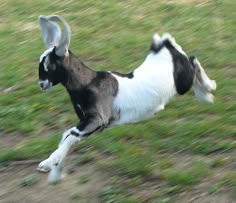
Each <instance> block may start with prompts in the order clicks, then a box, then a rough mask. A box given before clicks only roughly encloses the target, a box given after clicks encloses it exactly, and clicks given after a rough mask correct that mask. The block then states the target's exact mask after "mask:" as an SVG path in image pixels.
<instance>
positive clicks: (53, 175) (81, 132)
mask: <svg viewBox="0 0 236 203" xmlns="http://www.w3.org/2000/svg"><path fill="white" fill-rule="evenodd" d="M101 126H102V125H100V122H99V121H98V120H96V119H95V120H93V121H92V120H89V121H86V122H81V123H80V124H79V125H78V126H77V127H73V128H71V129H69V130H67V131H66V132H64V133H63V136H62V139H61V141H60V143H59V146H58V148H57V149H56V151H54V152H53V153H52V154H51V155H50V156H49V158H48V159H46V160H44V161H42V162H41V163H40V164H39V166H38V170H39V171H42V172H49V171H50V173H49V176H48V181H49V183H56V182H58V181H59V180H60V179H61V170H62V167H63V162H64V159H65V157H66V155H67V153H68V151H69V149H70V147H71V146H72V145H74V144H76V143H79V142H80V140H81V139H83V137H85V136H87V135H90V134H91V133H93V132H94V131H96V130H98V129H100V128H101Z"/></svg>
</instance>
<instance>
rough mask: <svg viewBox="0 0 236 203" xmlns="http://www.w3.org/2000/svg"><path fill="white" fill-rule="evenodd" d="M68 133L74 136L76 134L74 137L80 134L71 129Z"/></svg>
mask: <svg viewBox="0 0 236 203" xmlns="http://www.w3.org/2000/svg"><path fill="white" fill-rule="evenodd" d="M70 134H71V135H74V136H76V137H79V136H80V134H79V133H78V132H76V131H75V130H72V131H71V132H70Z"/></svg>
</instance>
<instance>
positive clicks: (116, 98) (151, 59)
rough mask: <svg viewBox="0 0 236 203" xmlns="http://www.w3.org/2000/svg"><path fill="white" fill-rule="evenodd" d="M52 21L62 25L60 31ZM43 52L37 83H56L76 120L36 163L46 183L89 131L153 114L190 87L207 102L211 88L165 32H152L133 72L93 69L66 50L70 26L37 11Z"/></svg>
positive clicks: (193, 59) (56, 178) (210, 82)
mask: <svg viewBox="0 0 236 203" xmlns="http://www.w3.org/2000/svg"><path fill="white" fill-rule="evenodd" d="M58 23H61V24H62V25H63V27H64V30H63V32H62V31H61V28H60V26H59V24H58ZM39 24H40V27H41V31H42V36H43V40H44V43H45V45H46V49H47V50H46V51H45V52H44V53H43V54H42V55H41V57H40V61H39V85H40V87H41V89H42V90H44V91H46V90H48V89H50V88H52V87H53V86H55V85H57V84H59V83H61V84H62V85H63V86H64V87H65V88H66V90H67V92H68V93H69V95H70V98H71V102H72V104H73V107H74V110H75V112H76V114H77V116H78V118H79V120H80V123H79V124H78V125H77V126H75V127H72V128H71V129H69V130H67V131H65V132H64V133H63V136H62V139H61V141H60V143H59V146H58V148H57V149H56V150H55V151H54V152H53V153H52V154H51V155H50V156H49V158H48V159H46V160H44V161H42V162H41V163H40V164H39V165H38V168H37V169H38V170H39V171H43V172H49V171H50V173H49V176H48V181H49V183H56V182H58V181H59V180H60V179H61V170H62V166H63V162H64V159H65V157H66V154H67V153H68V151H69V149H70V147H71V146H72V145H74V144H76V143H79V142H80V141H81V140H82V139H84V138H86V137H87V136H89V135H91V134H92V133H94V132H96V131H99V130H102V129H104V128H108V127H114V126H117V125H122V124H128V123H137V122H140V121H143V120H147V119H149V118H152V117H154V116H155V115H156V114H157V113H158V112H159V111H161V110H163V109H164V108H165V105H166V104H167V103H168V101H169V100H170V99H171V98H172V97H174V96H175V95H183V94H185V93H186V92H188V91H189V90H190V89H191V88H193V91H194V93H195V95H196V97H197V98H198V99H200V100H202V101H205V102H209V103H213V102H214V96H213V95H212V94H211V91H213V90H215V89H216V83H215V81H214V80H210V79H209V78H208V76H207V74H206V73H205V71H204V69H203V68H202V66H201V64H200V62H199V61H198V59H197V58H196V57H188V56H187V55H186V53H185V52H184V51H183V50H182V48H181V47H180V46H179V45H178V44H177V43H176V41H175V39H174V38H173V37H172V36H171V35H170V34H163V35H162V36H161V37H160V36H159V35H158V34H154V36H153V40H152V43H151V47H150V52H149V54H148V56H147V57H146V59H145V60H144V62H143V63H142V64H141V65H140V66H139V67H138V68H137V69H135V70H134V71H132V72H130V73H128V74H121V73H118V72H114V71H93V70H92V69H90V68H88V67H87V66H86V65H85V64H84V63H83V62H82V61H81V60H80V59H79V58H78V57H76V56H75V55H74V54H73V53H72V52H71V51H70V50H69V44H70V38H71V30H70V26H69V25H68V24H67V22H66V21H65V20H64V19H63V18H62V17H60V16H56V15H53V16H39Z"/></svg>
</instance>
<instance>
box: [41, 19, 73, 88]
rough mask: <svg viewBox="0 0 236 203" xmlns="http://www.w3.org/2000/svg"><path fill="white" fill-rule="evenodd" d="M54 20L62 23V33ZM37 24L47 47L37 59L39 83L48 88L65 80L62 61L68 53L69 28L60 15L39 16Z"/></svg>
mask: <svg viewBox="0 0 236 203" xmlns="http://www.w3.org/2000/svg"><path fill="white" fill-rule="evenodd" d="M56 22H60V23H62V24H63V26H64V30H63V33H62V31H61V28H60V27H59V25H58V24H57V23H56ZM39 24H40V27H41V31H42V36H43V41H44V43H45V46H46V49H47V50H46V51H44V53H43V54H42V55H41V56H40V60H39V85H40V87H41V88H42V90H48V89H50V88H51V87H52V86H54V85H56V84H58V83H60V82H63V81H64V80H65V77H66V75H65V69H64V68H63V61H64V60H65V58H66V57H67V56H68V54H69V52H68V48H69V44H70V37H71V30H70V27H69V25H68V24H67V23H66V21H65V20H64V19H63V18H61V17H60V16H39Z"/></svg>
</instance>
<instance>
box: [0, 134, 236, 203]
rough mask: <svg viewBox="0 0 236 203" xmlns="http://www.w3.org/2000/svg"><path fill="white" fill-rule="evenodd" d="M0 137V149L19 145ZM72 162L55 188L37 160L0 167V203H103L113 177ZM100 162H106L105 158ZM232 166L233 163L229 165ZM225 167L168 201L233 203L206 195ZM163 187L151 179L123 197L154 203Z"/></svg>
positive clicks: (72, 157) (224, 193)
mask: <svg viewBox="0 0 236 203" xmlns="http://www.w3.org/2000/svg"><path fill="white" fill-rule="evenodd" d="M0 135H1V142H0V147H1V149H3V148H9V147H11V146H15V145H16V143H17V142H18V140H21V141H22V137H19V136H20V135H18V136H17V135H12V139H10V140H9V137H8V139H7V137H5V136H3V134H1V133H0ZM26 139H27V138H26ZM225 156H226V154H225ZM227 156H229V157H234V152H230V153H229V154H228V155H227ZM76 158H78V154H77V153H72V154H70V155H69V156H68V158H67V161H66V164H67V165H66V167H65V169H64V173H68V174H66V176H65V178H64V179H63V180H62V181H61V182H60V183H58V184H56V185H49V184H48V183H47V173H39V172H37V170H36V168H37V165H38V163H39V161H40V160H30V161H16V162H12V163H10V165H7V166H0V203H42V202H47V203H70V202H72V203H73V202H79V203H85V202H86V203H103V202H104V200H103V199H102V196H101V195H102V193H103V190H104V187H105V186H107V185H109V184H110V183H111V182H112V179H113V175H112V174H111V173H110V172H108V171H106V170H101V167H99V164H98V163H97V161H96V160H94V161H91V162H89V163H87V164H82V165H79V166H78V165H76V166H75V165H73V163H75V159H76ZM100 158H102V159H104V160H105V161H109V157H100ZM173 158H174V159H175V160H178V161H179V162H181V163H182V164H183V163H188V159H189V158H191V157H189V155H186V156H182V155H181V156H179V155H175V156H174V157H173ZM233 163H235V162H234V161H233ZM233 163H231V164H233ZM186 167H187V166H186ZM227 167H228V168H232V167H233V165H232V166H231V165H228V166H226V167H225V168H219V170H218V171H216V173H215V174H214V175H213V176H211V177H207V178H206V179H205V180H204V181H202V182H201V183H200V184H198V185H196V187H194V188H193V189H192V190H190V191H184V192H182V193H177V194H176V195H172V198H171V199H172V200H174V203H236V200H235V199H233V197H232V194H230V192H229V191H228V190H227V189H226V190H224V191H223V190H222V191H220V192H219V193H213V194H210V193H209V192H208V189H209V185H211V184H213V183H214V179H217V176H219V175H221V173H224V172H225V170H226V171H227V170H228V169H227ZM71 169H73V170H71ZM69 171H70V173H69ZM31 175H33V177H34V179H33V181H35V182H33V183H32V184H31V183H30V182H29V184H26V186H22V181H23V180H25V178H26V177H29V176H31ZM120 179H123V180H121V182H122V184H125V183H126V181H127V180H126V179H127V177H120ZM211 182H212V183H211ZM165 184H166V183H164V182H163V181H161V180H160V179H159V178H155V177H154V178H150V179H147V180H145V181H143V182H141V183H140V184H138V185H136V186H135V187H132V188H129V191H127V193H128V194H130V195H131V196H132V197H134V199H137V200H139V201H140V203H141V202H142V203H144V202H145V203H146V202H147V203H157V202H160V201H157V200H154V199H153V194H154V193H157V192H158V191H160V189H163V188H164V187H165V186H166V185H165ZM109 202H110V203H111V202H116V201H109ZM161 202H166V203H169V202H170V201H168V197H167V199H166V201H164V200H163V201H161ZM172 202H173V201H171V203H172Z"/></svg>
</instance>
